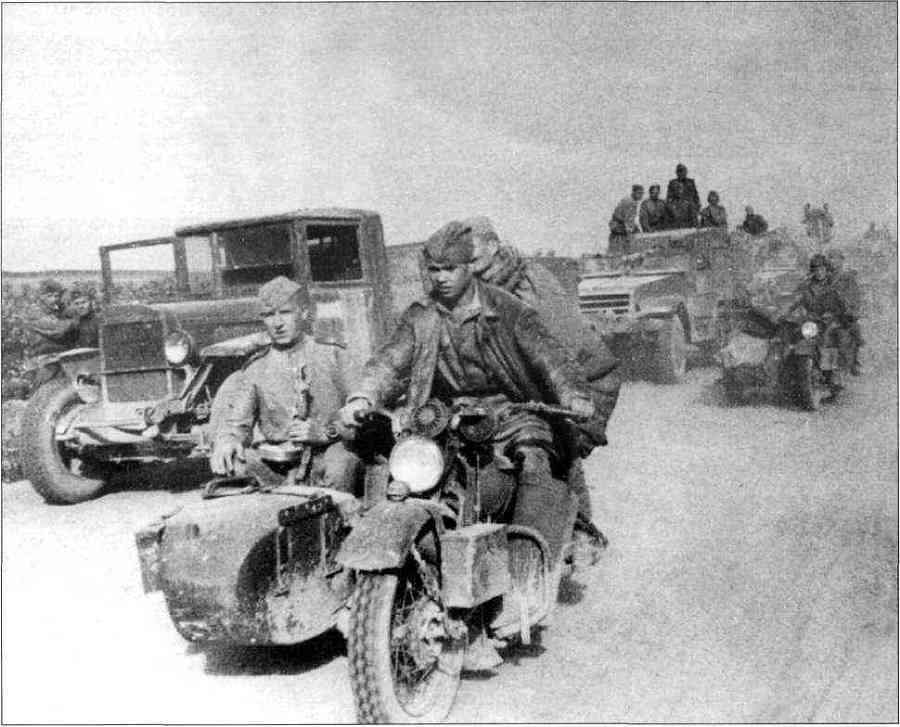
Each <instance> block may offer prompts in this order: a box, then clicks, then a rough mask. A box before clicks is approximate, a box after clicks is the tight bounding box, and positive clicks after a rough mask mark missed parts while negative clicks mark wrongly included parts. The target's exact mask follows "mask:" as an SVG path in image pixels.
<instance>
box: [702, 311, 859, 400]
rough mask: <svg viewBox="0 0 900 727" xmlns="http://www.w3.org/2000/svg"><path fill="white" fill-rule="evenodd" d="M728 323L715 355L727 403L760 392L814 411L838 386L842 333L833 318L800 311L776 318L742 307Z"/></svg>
mask: <svg viewBox="0 0 900 727" xmlns="http://www.w3.org/2000/svg"><path fill="white" fill-rule="evenodd" d="M731 321H732V330H731V334H730V336H729V338H728V341H727V343H726V345H725V346H724V347H723V348H722V350H721V351H720V352H719V359H720V361H721V364H722V385H723V387H724V391H725V397H726V399H727V400H728V401H729V402H730V403H743V402H746V401H747V400H748V399H749V398H750V396H752V395H753V394H764V395H769V396H775V397H778V398H781V399H783V400H785V401H788V402H792V403H794V404H796V405H797V406H800V407H801V408H803V409H806V410H808V411H815V410H817V409H818V408H819V406H820V405H821V403H822V402H823V401H831V400H834V398H835V397H836V396H837V394H838V392H839V391H840V390H841V389H842V388H843V376H844V370H845V369H846V368H847V364H846V359H847V356H848V354H847V353H846V352H845V351H844V349H846V347H847V341H846V340H845V339H846V331H844V329H842V328H841V326H840V323H839V321H838V320H837V319H836V318H835V317H834V316H833V315H829V314H825V315H824V316H820V317H814V316H811V315H808V314H807V313H806V312H805V311H803V310H802V309H801V310H799V311H796V312H795V313H793V314H791V315H789V316H777V315H776V314H773V313H771V312H769V311H767V310H765V309H763V308H758V307H753V306H747V307H744V308H741V309H738V310H735V311H733V312H732V316H731Z"/></svg>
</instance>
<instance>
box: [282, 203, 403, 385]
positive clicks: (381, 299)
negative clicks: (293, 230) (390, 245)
mask: <svg viewBox="0 0 900 727" xmlns="http://www.w3.org/2000/svg"><path fill="white" fill-rule="evenodd" d="M378 232H379V234H378V235H377V239H375V236H373V235H372V232H371V230H370V229H367V225H366V220H365V219H362V220H360V219H340V220H328V219H306V220H301V221H299V222H298V233H299V234H298V237H299V242H300V250H301V254H302V256H303V257H304V258H305V260H306V262H307V265H308V275H309V281H310V294H311V297H312V299H313V301H314V302H315V304H316V322H315V334H316V336H317V337H320V338H323V339H325V340H329V339H330V340H335V341H338V342H340V343H341V344H343V345H344V346H345V347H346V353H347V358H348V360H349V362H350V366H351V371H350V372H348V378H349V380H351V381H352V380H353V376H354V375H355V373H356V372H357V371H358V370H359V369H360V368H361V367H362V364H363V363H364V362H365V361H366V359H368V358H369V356H371V354H372V352H373V350H374V349H375V347H376V346H377V345H378V344H379V343H381V341H382V340H383V339H384V336H385V334H386V326H387V323H388V321H387V312H386V310H387V308H386V301H385V297H389V291H384V290H382V288H383V285H384V278H385V272H384V270H383V264H382V260H383V258H384V250H383V241H382V240H381V236H380V225H378ZM387 305H388V306H389V301H388V302H387Z"/></svg>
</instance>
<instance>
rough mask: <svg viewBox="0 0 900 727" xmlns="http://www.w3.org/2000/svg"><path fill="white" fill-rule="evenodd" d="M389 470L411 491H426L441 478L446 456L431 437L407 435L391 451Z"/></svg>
mask: <svg viewBox="0 0 900 727" xmlns="http://www.w3.org/2000/svg"><path fill="white" fill-rule="evenodd" d="M388 470H389V471H390V473H391V476H392V477H393V478H394V479H395V480H398V481H400V482H405V483H406V484H407V485H408V486H409V490H410V492H426V491H427V490H430V489H431V488H432V487H434V486H435V485H436V484H437V483H438V481H439V480H440V479H441V475H442V474H443V472H444V456H443V455H442V454H441V449H440V447H438V446H437V445H436V444H435V443H434V442H432V441H431V440H430V439H425V438H424V437H407V438H406V439H403V440H401V441H400V442H398V443H397V445H396V446H395V447H394V450H393V451H392V452H391V457H390V459H389V460H388Z"/></svg>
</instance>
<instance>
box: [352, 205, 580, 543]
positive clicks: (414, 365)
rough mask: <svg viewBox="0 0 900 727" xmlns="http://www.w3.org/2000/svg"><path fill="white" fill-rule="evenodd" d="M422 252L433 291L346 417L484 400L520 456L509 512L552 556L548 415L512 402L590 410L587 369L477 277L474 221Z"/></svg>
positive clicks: (368, 375)
mask: <svg viewBox="0 0 900 727" xmlns="http://www.w3.org/2000/svg"><path fill="white" fill-rule="evenodd" d="M423 254H424V256H425V262H426V265H427V271H428V275H429V278H430V280H431V282H432V290H431V294H430V296H429V297H428V298H426V299H424V300H421V301H418V302H415V303H413V304H412V305H411V306H410V307H409V308H407V310H406V311H405V312H404V313H403V315H402V317H401V318H400V321H399V323H398V325H397V328H396V330H395V331H394V333H393V335H392V336H391V338H390V340H389V341H388V342H387V343H386V344H385V345H384V346H382V347H381V349H380V350H379V351H378V352H377V353H376V354H375V356H373V357H372V358H371V359H370V360H369V362H368V363H367V364H366V366H365V367H364V370H363V374H362V378H361V381H360V384H359V385H358V386H357V387H356V389H355V391H354V392H353V393H351V394H350V396H349V397H348V400H347V404H346V405H345V406H344V407H343V409H342V410H341V419H342V422H343V423H344V424H345V425H347V426H353V425H354V423H355V415H356V413H357V412H359V411H364V410H366V409H368V408H370V407H378V406H384V405H390V404H393V403H396V401H397V400H398V398H399V397H400V396H401V395H402V394H404V393H405V394H406V405H407V406H409V407H410V408H415V407H417V406H420V405H422V404H424V403H425V402H426V401H427V400H428V399H429V398H431V397H436V398H439V399H441V400H442V401H444V402H447V403H451V404H452V403H453V402H454V401H455V400H458V399H460V398H468V399H471V398H475V399H477V400H478V401H480V402H482V403H483V404H484V405H485V406H488V407H490V408H491V409H492V410H493V411H495V412H496V413H497V416H498V424H499V431H498V434H497V435H496V436H495V440H494V448H495V451H497V452H498V454H500V455H502V456H505V457H508V458H509V459H510V461H515V460H516V459H518V460H519V462H520V465H519V470H518V491H517V493H516V495H515V501H514V502H513V503H509V505H508V506H507V508H505V511H511V512H512V521H513V522H515V523H518V524H522V525H528V526H531V527H534V528H535V529H536V530H538V531H539V532H540V533H542V534H543V535H544V537H545V538H546V539H547V542H548V544H549V546H550V551H551V555H552V558H553V560H555V559H556V557H557V556H558V555H559V553H560V551H561V549H562V546H563V544H564V542H565V539H566V537H567V536H568V533H567V532H565V529H566V528H567V517H566V512H567V510H568V502H567V501H568V487H567V485H566V483H565V482H562V481H560V480H558V479H556V478H555V477H554V476H553V471H552V464H553V462H554V460H555V458H556V457H557V454H558V453H557V451H556V449H555V447H554V433H553V431H552V429H551V426H550V424H549V422H548V421H547V420H546V419H544V418H542V417H541V416H538V415H536V414H532V413H528V412H521V411H518V412H517V411H514V410H513V407H511V406H510V405H511V404H513V403H516V402H526V401H544V402H547V403H553V404H559V405H561V406H563V407H566V408H569V409H571V410H573V411H574V412H576V413H577V414H580V415H582V416H585V417H592V416H594V415H595V407H594V404H593V402H592V400H591V389H590V386H589V385H588V382H587V380H586V378H585V375H584V372H583V370H582V369H581V367H580V366H579V365H578V364H577V363H576V361H575V360H574V357H573V356H572V355H571V354H570V353H569V352H568V349H567V348H566V347H565V346H563V345H562V344H561V343H560V342H559V341H558V340H557V339H556V338H555V337H554V336H553V335H552V334H551V333H550V331H548V330H547V328H546V327H545V326H544V325H543V323H542V322H541V320H540V318H539V316H538V313H537V311H535V310H534V309H533V308H531V307H530V306H528V305H526V304H525V303H523V302H522V301H520V300H519V299H518V298H516V297H515V296H513V295H511V294H510V293H508V292H506V291H505V290H501V289H500V288H497V287H495V286H492V285H489V284H485V283H483V282H481V281H480V280H478V278H476V277H475V276H474V273H473V269H472V262H473V259H474V245H473V240H472V229H471V227H470V226H466V225H463V224H462V223H459V222H451V223H449V224H448V225H446V226H445V227H443V228H442V229H441V230H439V231H438V232H437V233H435V234H434V235H432V237H431V238H429V240H428V241H427V242H426V243H425V246H424V250H423Z"/></svg>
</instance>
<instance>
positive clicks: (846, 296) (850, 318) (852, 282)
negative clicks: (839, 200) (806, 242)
mask: <svg viewBox="0 0 900 727" xmlns="http://www.w3.org/2000/svg"><path fill="white" fill-rule="evenodd" d="M825 256H826V258H827V259H828V264H829V266H830V267H831V271H832V272H831V280H832V285H833V286H834V288H835V290H836V291H837V294H838V296H840V298H841V300H842V301H843V303H844V319H843V321H842V322H841V323H842V325H843V326H844V327H845V328H846V329H847V332H848V334H849V336H850V341H851V348H852V356H851V363H850V373H852V374H853V375H854V376H859V374H860V372H861V366H860V363H859V349H860V346H862V345H863V344H864V341H863V336H862V328H861V327H860V325H859V312H860V307H861V304H862V293H861V291H860V287H859V280H858V279H857V277H856V271H855V270H848V269H845V268H844V253H843V252H841V250H840V249H839V248H836V247H833V248H831V249H830V250H828V252H827V253H826V254H825Z"/></svg>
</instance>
